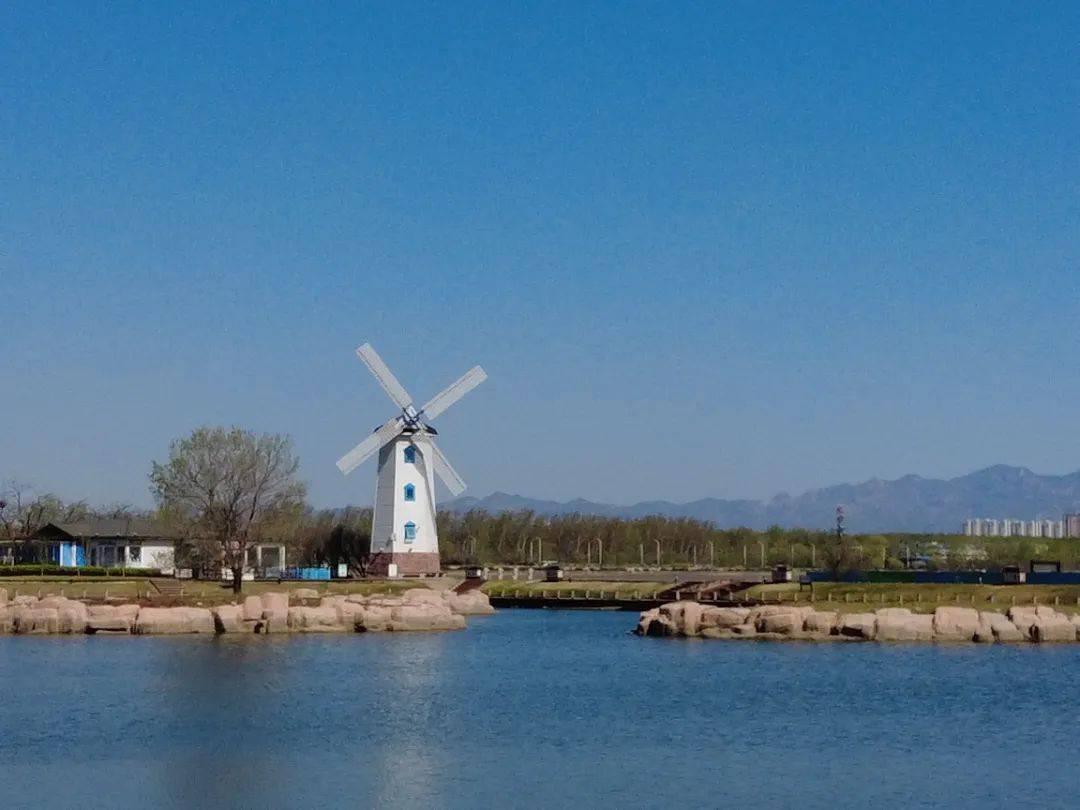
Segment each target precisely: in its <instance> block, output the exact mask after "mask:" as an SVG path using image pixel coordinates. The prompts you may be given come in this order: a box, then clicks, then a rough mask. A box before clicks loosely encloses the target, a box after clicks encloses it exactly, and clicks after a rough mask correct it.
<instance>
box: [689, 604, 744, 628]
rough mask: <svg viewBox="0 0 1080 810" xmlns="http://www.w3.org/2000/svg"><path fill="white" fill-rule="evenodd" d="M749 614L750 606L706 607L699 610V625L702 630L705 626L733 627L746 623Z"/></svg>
mask: <svg viewBox="0 0 1080 810" xmlns="http://www.w3.org/2000/svg"><path fill="white" fill-rule="evenodd" d="M749 616H750V608H736V607H731V608H721V607H706V608H705V609H703V610H702V611H701V627H702V630H703V631H704V629H705V628H707V627H718V628H721V629H725V628H729V627H734V626H735V625H737V624H746V621H747V618H748V617H749Z"/></svg>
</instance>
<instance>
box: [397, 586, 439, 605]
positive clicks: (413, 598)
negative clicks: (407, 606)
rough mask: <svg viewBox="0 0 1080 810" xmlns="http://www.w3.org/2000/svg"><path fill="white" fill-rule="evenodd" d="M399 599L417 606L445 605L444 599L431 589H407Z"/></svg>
mask: <svg viewBox="0 0 1080 810" xmlns="http://www.w3.org/2000/svg"><path fill="white" fill-rule="evenodd" d="M401 597H402V598H403V599H404V600H405V601H406V602H412V603H414V604H418V605H436V606H442V605H445V604H446V598H445V597H444V596H443V595H442V593H441V592H439V591H433V590H431V588H409V590H407V591H405V592H404V593H403V594H402V595H401Z"/></svg>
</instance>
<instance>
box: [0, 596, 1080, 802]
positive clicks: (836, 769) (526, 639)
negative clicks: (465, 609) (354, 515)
mask: <svg viewBox="0 0 1080 810" xmlns="http://www.w3.org/2000/svg"><path fill="white" fill-rule="evenodd" d="M635 619H636V616H635V615H634V614H629V613H588V612H569V611H567V612H561V611H559V612H555V611H525V610H522V611H503V612H502V613H500V614H499V615H498V616H494V617H490V618H483V619H472V620H471V621H470V626H469V629H468V630H467V631H465V632H459V633H443V634H433V635H423V634H412V635H410V634H361V635H355V636H352V635H350V636H324V637H315V636H302V637H296V636H294V637H288V638H275V637H269V638H267V637H262V638H247V637H239V638H235V637H220V638H198V637H191V638H130V637H125V638H102V637H98V638H85V637H75V638H33V637H14V638H12V637H7V638H0V685H2V687H3V700H2V702H0V806H3V807H43V806H46V807H70V806H76V805H78V806H83V807H136V806H140V807H196V806H197V807H299V806H318V807H354V808H356V807H360V808H362V807H449V808H470V807H495V806H501V807H529V808H531V807H537V808H540V807H543V808H567V807H607V806H612V807H733V808H739V810H752V809H753V808H772V807H794V806H799V807H804V808H815V807H850V806H870V805H876V806H879V807H881V808H892V807H950V808H955V807H979V808H986V807H1003V806H1012V807H1018V806H1020V807H1044V808H1045V807H1075V806H1076V805H1077V803H1078V801H1080V798H1078V796H1077V792H1078V790H1080V773H1078V771H1077V767H1076V764H1075V763H1076V752H1077V749H1078V743H1080V687H1078V686H1077V683H1078V681H1080V647H1078V646H1072V645H1070V646H1045V647H1038V646H1033V645H1028V646H1016V647H1010V646H1000V647H984V646H974V645H969V646H956V647H951V646H932V645H926V646H887V645H878V644H843V645H840V644H836V645H829V644H819V645H812V644H796V643H791V644H783V643H754V642H719V641H714V642H708V641H693V640H674V639H639V638H635V637H633V636H631V635H629V634H628V630H630V629H631V628H632V627H633V625H634V622H635Z"/></svg>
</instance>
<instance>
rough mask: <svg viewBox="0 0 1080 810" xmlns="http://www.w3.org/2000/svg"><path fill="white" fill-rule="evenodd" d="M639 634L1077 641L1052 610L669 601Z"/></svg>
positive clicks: (1079, 620) (1072, 627) (1079, 622)
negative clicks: (849, 609)
mask: <svg viewBox="0 0 1080 810" xmlns="http://www.w3.org/2000/svg"><path fill="white" fill-rule="evenodd" d="M635 632H636V633H637V634H638V635H642V636H684V637H690V638H695V637H699V638H711V639H776V640H800V639H801V640H807V641H948V642H967V641H974V642H987V643H993V642H1000V643H1006V642H1051V641H1055V642H1064V641H1073V642H1075V641H1080V615H1076V616H1068V615H1066V614H1064V613H1060V612H1058V611H1056V610H1054V609H1053V608H1050V607H1044V606H1042V605H1039V606H1030V607H1011V608H1009V610H1008V611H1007V612H1006V613H997V612H995V611H986V610H983V611H979V610H975V609H974V608H962V607H939V608H938V609H937V610H935V611H934V612H933V613H912V612H911V611H910V610H908V609H906V608H883V609H881V610H877V611H874V612H873V613H838V612H834V611H819V610H815V609H814V608H812V607H794V606H785V605H763V606H760V607H754V608H739V607H710V606H705V605H701V604H699V603H697V602H671V603H668V604H666V605H662V606H660V607H658V608H653V609H652V610H647V611H645V612H643V613H642V614H641V618H640V620H639V621H638V626H637V629H636V631H635Z"/></svg>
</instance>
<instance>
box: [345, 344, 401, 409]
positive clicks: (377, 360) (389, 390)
mask: <svg viewBox="0 0 1080 810" xmlns="http://www.w3.org/2000/svg"><path fill="white" fill-rule="evenodd" d="M356 353H357V354H358V355H359V356H360V359H361V360H363V361H364V365H366V366H367V367H368V370H369V371H370V372H371V373H372V374H373V375H374V377H375V379H376V380H378V381H379V385H381V386H382V387H383V391H385V392H386V394H387V396H389V397H390V399H392V400H393V401H394V404H395V405H397V406H398V407H399V408H407V407H408V406H409V405H412V397H411V396H409V392H408V391H406V390H405V386H404V385H402V384H401V383H400V382H398V378H397V377H395V376H394V373H393V372H392V371H390V367H389V366H387V365H386V363H384V362H383V359H382V358H381V357H379V353H378V352H377V351H375V348H374V347H373V346H372V345H371V344H370V343H365V344H364V345H363V346H361V347H360V348H359V349H357V350H356Z"/></svg>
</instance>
